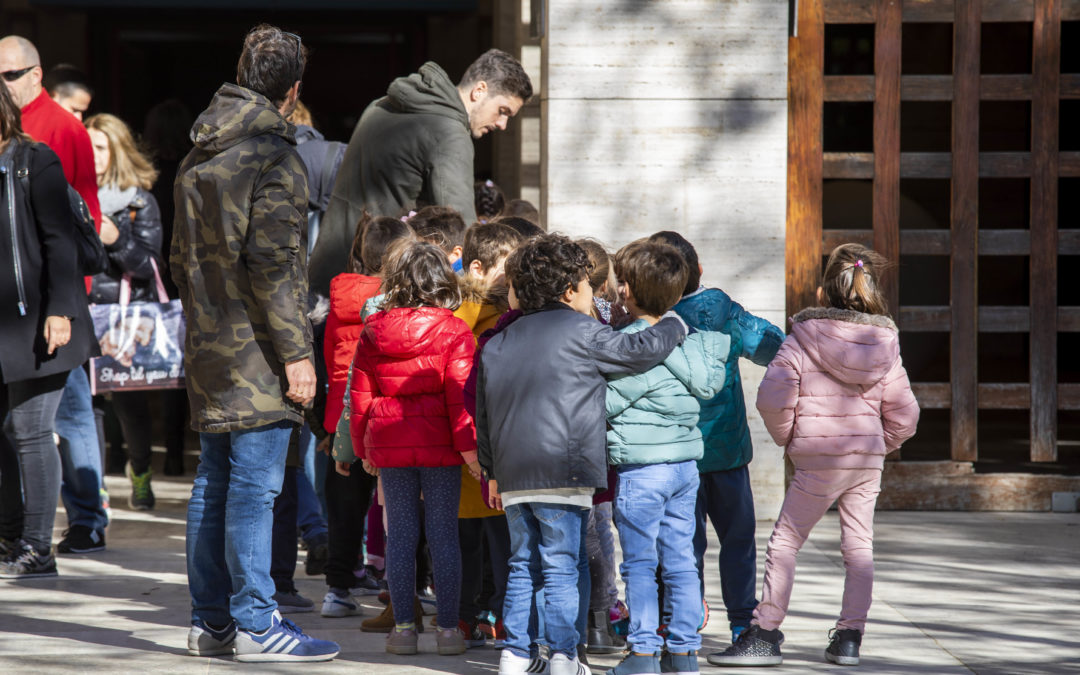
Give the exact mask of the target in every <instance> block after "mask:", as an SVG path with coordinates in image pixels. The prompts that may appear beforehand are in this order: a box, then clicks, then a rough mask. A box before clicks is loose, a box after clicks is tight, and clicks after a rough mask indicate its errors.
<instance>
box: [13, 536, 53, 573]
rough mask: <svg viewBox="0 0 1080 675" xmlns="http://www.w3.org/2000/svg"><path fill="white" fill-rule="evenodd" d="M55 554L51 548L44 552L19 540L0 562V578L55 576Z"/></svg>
mask: <svg viewBox="0 0 1080 675" xmlns="http://www.w3.org/2000/svg"><path fill="white" fill-rule="evenodd" d="M55 576H56V556H54V555H53V552H52V550H51V549H50V550H47V551H45V552H44V553H42V552H41V551H38V550H37V549H35V548H34V547H33V545H31V544H28V543H26V542H25V541H20V542H19V544H18V547H17V548H16V549H15V550H14V551H12V552H11V554H10V555H9V556H8V557H7V559H6V560H4V562H2V563H0V579H30V578H33V577H55Z"/></svg>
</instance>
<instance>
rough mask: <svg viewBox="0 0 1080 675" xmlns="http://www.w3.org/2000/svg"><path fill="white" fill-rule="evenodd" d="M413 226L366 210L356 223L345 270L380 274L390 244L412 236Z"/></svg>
mask: <svg viewBox="0 0 1080 675" xmlns="http://www.w3.org/2000/svg"><path fill="white" fill-rule="evenodd" d="M412 234H413V231H412V228H411V227H409V226H408V225H407V224H406V223H404V222H402V221H401V220H400V219H398V218H388V217H386V216H379V217H377V218H372V217H371V215H370V214H368V213H367V212H366V211H365V212H364V215H363V216H361V218H360V222H359V223H357V225H356V236H355V237H354V238H353V244H352V250H351V253H350V255H349V260H348V263H347V264H346V266H345V271H346V272H349V273H351V274H366V275H368V276H372V277H374V276H378V275H379V274H381V273H382V267H383V265H382V263H383V259H384V258H385V257H386V251H387V249H388V248H390V245H391V244H392V243H394V242H395V241H397V240H398V239H405V238H408V237H411V236H412Z"/></svg>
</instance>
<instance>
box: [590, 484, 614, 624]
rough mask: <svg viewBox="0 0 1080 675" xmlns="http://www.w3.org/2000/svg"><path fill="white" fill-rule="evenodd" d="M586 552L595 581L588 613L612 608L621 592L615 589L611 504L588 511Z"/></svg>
mask: <svg viewBox="0 0 1080 675" xmlns="http://www.w3.org/2000/svg"><path fill="white" fill-rule="evenodd" d="M585 550H586V551H587V552H588V553H589V577H590V578H591V581H592V587H591V588H592V590H591V592H590V598H589V610H590V611H593V612H596V611H599V610H601V609H603V610H608V609H611V608H612V607H613V606H614V605H615V602H616V601H617V600H618V599H619V589H618V588H616V586H615V535H614V534H612V530H611V502H604V503H602V504H596V505H594V506H593V508H592V511H590V512H589V529H588V530H587V531H586V534H585Z"/></svg>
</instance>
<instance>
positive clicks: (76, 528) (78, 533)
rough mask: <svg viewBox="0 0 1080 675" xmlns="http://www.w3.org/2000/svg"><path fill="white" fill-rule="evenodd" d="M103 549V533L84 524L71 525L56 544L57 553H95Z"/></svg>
mask: <svg viewBox="0 0 1080 675" xmlns="http://www.w3.org/2000/svg"><path fill="white" fill-rule="evenodd" d="M104 550H105V533H104V532H99V531H97V530H95V529H93V528H91V527H87V526H86V525H72V526H71V527H69V528H68V529H66V530H64V538H63V539H61V540H60V543H59V544H57V545H56V552H57V553H97V552H98V551H104Z"/></svg>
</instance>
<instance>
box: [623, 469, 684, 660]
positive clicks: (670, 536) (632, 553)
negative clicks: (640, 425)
mask: <svg viewBox="0 0 1080 675" xmlns="http://www.w3.org/2000/svg"><path fill="white" fill-rule="evenodd" d="M697 491H698V471H697V462H694V461H692V460H691V461H686V462H679V463H677V464H638V465H626V466H622V467H619V482H618V484H617V487H616V492H615V527H616V528H618V530H619V540H620V541H621V542H622V550H623V563H622V565H621V567H620V570H621V571H622V577H623V581H624V582H625V583H626V604H627V606H628V607H629V609H630V628H629V633H628V635H627V642H629V643H630V647H631V649H632V650H633V651H635V652H637V653H640V654H659V653H660V650H661V648H662V647H663V646H664V639H663V638H661V637H660V636H659V635H657V634H656V629H657V627H658V626H659V624H660V605H659V604H658V602H657V584H656V569H657V566H659V568H660V577H661V579H662V580H663V582H664V588H665V592H666V596H667V597H666V598H664V603H663V604H664V606H666V607H670V608H671V613H672V615H671V620H670V622H669V623H668V638H667V648H668V651H671V652H676V653H681V652H686V651H690V650H698V649H700V648H701V636H700V635H698V632H697V628H698V624H699V623H700V622H701V586H700V582H699V580H698V574H697V566H696V565H695V560H694V556H693V550H694V526H695V522H696V521H695V513H696V510H695V509H696V504H697Z"/></svg>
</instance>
